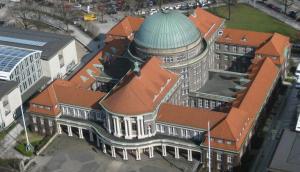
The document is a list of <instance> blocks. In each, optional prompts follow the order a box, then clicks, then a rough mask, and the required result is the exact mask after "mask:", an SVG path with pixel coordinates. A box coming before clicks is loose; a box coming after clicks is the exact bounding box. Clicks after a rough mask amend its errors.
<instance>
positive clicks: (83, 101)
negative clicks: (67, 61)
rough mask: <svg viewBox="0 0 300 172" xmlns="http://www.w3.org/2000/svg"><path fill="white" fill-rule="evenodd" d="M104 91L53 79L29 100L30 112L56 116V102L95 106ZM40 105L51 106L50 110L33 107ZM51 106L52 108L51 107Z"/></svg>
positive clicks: (87, 106) (88, 106)
mask: <svg viewBox="0 0 300 172" xmlns="http://www.w3.org/2000/svg"><path fill="white" fill-rule="evenodd" d="M104 95H105V93H102V92H99V91H89V90H86V89H81V88H78V87H76V86H75V84H73V83H71V82H69V81H65V80H55V81H54V82H53V83H51V84H50V85H49V86H48V87H47V88H46V89H45V90H43V91H42V92H41V93H40V94H38V95H37V96H36V97H35V98H33V99H32V100H30V108H29V111H30V112H35V113H41V114H45V115H50V116H56V115H58V113H59V111H60V110H59V108H58V104H59V103H62V104H69V105H75V106H80V107H85V108H95V107H97V106H99V105H98V102H99V101H100V99H101V98H102V97H104ZM35 105H42V106H47V107H51V110H50V111H48V110H46V109H42V108H38V107H35ZM52 108H53V109H52Z"/></svg>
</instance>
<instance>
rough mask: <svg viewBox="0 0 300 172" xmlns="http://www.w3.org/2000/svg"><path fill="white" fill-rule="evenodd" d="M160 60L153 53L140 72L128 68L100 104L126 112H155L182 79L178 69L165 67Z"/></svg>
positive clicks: (111, 109) (133, 113) (129, 113)
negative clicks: (171, 69)
mask: <svg viewBox="0 0 300 172" xmlns="http://www.w3.org/2000/svg"><path fill="white" fill-rule="evenodd" d="M161 63H162V62H161V61H160V60H159V59H158V58H156V57H152V58H151V59H150V60H149V61H148V62H146V64H144V66H143V67H142V68H141V70H140V74H139V75H136V74H135V73H133V72H129V73H128V74H127V75H126V76H125V77H124V78H123V79H122V80H121V81H120V82H119V83H118V84H117V85H116V87H115V88H113V89H112V90H111V91H110V93H109V94H108V96H107V97H105V99H104V100H103V101H101V105H102V106H103V107H104V108H106V109H107V110H109V111H111V112H114V113H119V114H124V115H125V114H126V115H138V114H142V113H147V112H152V111H153V110H154V108H155V107H156V106H157V105H158V104H159V103H160V102H161V100H162V99H163V98H164V97H165V96H166V94H167V93H168V92H169V91H170V89H171V88H172V87H173V86H174V84H175V83H176V82H177V80H178V79H179V77H178V76H177V75H176V74H175V73H172V72H170V71H168V70H166V69H163V68H162V67H161V66H160V65H161Z"/></svg>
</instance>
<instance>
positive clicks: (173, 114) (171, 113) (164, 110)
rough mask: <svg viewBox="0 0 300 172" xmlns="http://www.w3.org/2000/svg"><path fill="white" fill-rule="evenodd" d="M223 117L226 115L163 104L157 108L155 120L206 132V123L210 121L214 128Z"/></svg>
mask: <svg viewBox="0 0 300 172" xmlns="http://www.w3.org/2000/svg"><path fill="white" fill-rule="evenodd" d="M225 116H226V114H225V113H222V112H215V111H210V110H206V109H199V108H190V107H185V106H177V105H172V104H168V103H164V104H162V105H161V106H160V108H159V111H158V115H157V118H156V120H157V121H158V122H165V123H171V124H177V125H182V126H189V127H193V128H201V129H203V130H207V123H208V121H210V123H211V126H214V125H216V124H217V123H218V122H220V121H221V120H222V119H224V118H225Z"/></svg>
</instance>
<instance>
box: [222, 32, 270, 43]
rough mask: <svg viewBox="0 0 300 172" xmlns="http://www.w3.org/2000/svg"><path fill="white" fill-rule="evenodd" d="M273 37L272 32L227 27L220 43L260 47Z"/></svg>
mask: <svg viewBox="0 0 300 172" xmlns="http://www.w3.org/2000/svg"><path fill="white" fill-rule="evenodd" d="M271 37H272V34H270V33H263V32H254V31H249V30H240V29H230V28H225V29H224V30H223V34H222V36H221V37H219V39H218V40H217V42H218V43H223V44H232V45H242V46H249V47H259V46H261V45H262V44H264V43H265V42H267V41H268V40H269V39H270V38H271Z"/></svg>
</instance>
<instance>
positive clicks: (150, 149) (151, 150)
mask: <svg viewBox="0 0 300 172" xmlns="http://www.w3.org/2000/svg"><path fill="white" fill-rule="evenodd" d="M149 158H153V146H150V147H149Z"/></svg>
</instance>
